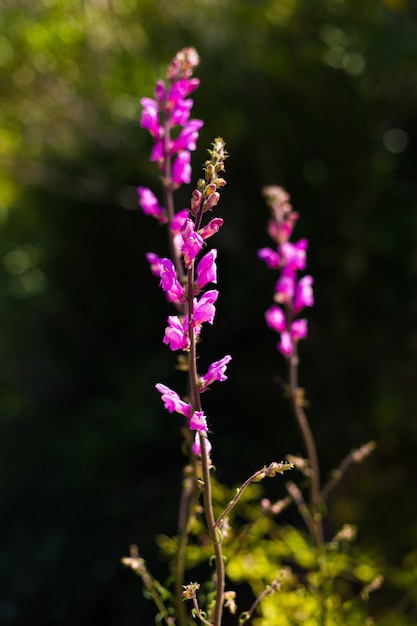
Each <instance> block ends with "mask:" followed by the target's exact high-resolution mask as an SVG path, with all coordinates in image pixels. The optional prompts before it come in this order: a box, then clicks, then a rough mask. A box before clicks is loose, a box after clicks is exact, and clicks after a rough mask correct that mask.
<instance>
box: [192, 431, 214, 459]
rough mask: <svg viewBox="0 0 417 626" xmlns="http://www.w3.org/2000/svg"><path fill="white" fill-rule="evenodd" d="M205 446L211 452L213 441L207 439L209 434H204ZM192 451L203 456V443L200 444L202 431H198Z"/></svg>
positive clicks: (208, 452)
mask: <svg viewBox="0 0 417 626" xmlns="http://www.w3.org/2000/svg"><path fill="white" fill-rule="evenodd" d="M204 447H205V449H206V452H207V454H210V451H211V443H210V441H209V440H208V439H207V435H205V436H204ZM192 451H193V453H194V454H195V455H197V456H201V444H200V433H198V432H196V434H195V437H194V443H193V445H192Z"/></svg>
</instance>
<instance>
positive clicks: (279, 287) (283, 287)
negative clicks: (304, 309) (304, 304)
mask: <svg viewBox="0 0 417 626" xmlns="http://www.w3.org/2000/svg"><path fill="white" fill-rule="evenodd" d="M294 291H295V272H294V271H293V270H291V269H289V268H287V267H284V269H283V270H282V273H281V276H280V277H279V279H278V282H277V284H276V285H275V300H276V301H277V302H288V301H289V300H291V299H292V298H293V297H294Z"/></svg>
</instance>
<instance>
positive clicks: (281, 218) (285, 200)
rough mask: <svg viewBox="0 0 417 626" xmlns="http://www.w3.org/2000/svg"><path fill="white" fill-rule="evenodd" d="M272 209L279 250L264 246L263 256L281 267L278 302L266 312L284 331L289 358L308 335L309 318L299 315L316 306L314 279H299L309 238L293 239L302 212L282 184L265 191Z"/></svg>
mask: <svg viewBox="0 0 417 626" xmlns="http://www.w3.org/2000/svg"><path fill="white" fill-rule="evenodd" d="M263 193H264V195H265V196H266V199H267V202H268V204H269V205H270V207H271V209H272V219H271V220H270V221H269V222H268V233H269V235H270V236H271V238H272V239H273V240H274V241H275V243H276V244H277V247H276V249H275V250H273V249H272V248H262V249H261V250H259V251H258V256H259V258H260V259H262V260H263V261H265V262H266V264H267V265H268V267H269V268H270V269H279V270H280V276H279V279H278V281H277V283H276V285H275V295H274V301H275V302H276V303H277V304H274V305H272V306H271V307H270V308H269V309H268V311H267V312H266V314H265V319H266V323H267V324H268V326H269V327H270V328H272V330H275V331H277V332H278V333H280V341H279V343H278V350H279V351H280V352H281V353H282V354H284V356H286V357H290V356H291V355H292V354H293V353H294V348H295V345H296V343H297V342H298V341H299V340H300V339H304V338H305V337H306V336H307V320H306V319H305V318H301V319H300V318H297V316H298V315H299V313H300V312H301V311H302V309H304V307H306V306H313V304H314V298H313V289H312V284H313V278H312V276H309V275H306V276H303V277H302V278H301V279H299V280H298V277H297V272H298V271H302V270H304V269H305V266H306V250H307V244H308V242H307V239H300V240H299V241H296V242H295V243H292V242H291V241H289V239H290V237H291V235H292V231H293V228H294V225H295V223H296V221H297V219H298V214H297V213H296V212H295V211H293V210H292V206H291V204H290V202H289V195H288V193H287V192H286V191H285V190H284V189H283V188H282V187H276V186H269V187H265V188H264V190H263Z"/></svg>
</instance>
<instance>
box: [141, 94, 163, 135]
mask: <svg viewBox="0 0 417 626" xmlns="http://www.w3.org/2000/svg"><path fill="white" fill-rule="evenodd" d="M140 103H141V105H142V106H143V111H142V117H141V121H140V125H141V126H142V128H146V129H147V130H149V132H150V134H151V135H152V136H153V137H155V139H160V137H161V134H162V129H161V127H160V125H159V120H158V113H159V107H158V103H157V102H155V100H152V98H142V99H141V101H140Z"/></svg>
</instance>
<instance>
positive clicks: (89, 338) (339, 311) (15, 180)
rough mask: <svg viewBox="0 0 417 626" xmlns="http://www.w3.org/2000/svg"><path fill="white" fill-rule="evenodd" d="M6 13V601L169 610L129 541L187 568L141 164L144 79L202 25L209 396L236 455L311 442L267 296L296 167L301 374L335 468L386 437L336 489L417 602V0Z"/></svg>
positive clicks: (123, 3)
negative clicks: (215, 296) (214, 368)
mask: <svg viewBox="0 0 417 626" xmlns="http://www.w3.org/2000/svg"><path fill="white" fill-rule="evenodd" d="M0 26H1V28H0V72H1V82H0V95H1V106H0V220H1V223H0V228H1V237H0V259H1V263H0V273H1V276H0V298H1V303H0V304H1V306H0V428H1V435H0V446H1V450H0V508H1V510H0V528H1V534H0V537H1V549H0V623H4V624H8V623H10V624H15V625H18V626H26V625H29V624H31V625H32V624H42V625H43V626H50V625H51V626H52V625H54V626H55V625H57V626H61V625H62V626H64V625H65V626H67V625H76V626H84V625H87V624H88V625H91V624H96V623H97V624H98V623H100V624H101V626H115V625H116V624H117V626H130V625H133V624H148V623H149V624H152V623H153V614H154V609H153V606H152V604H151V603H149V604H148V603H146V601H145V600H144V599H143V597H142V592H141V585H140V582H139V580H138V579H136V578H135V576H134V575H133V574H132V573H131V572H129V571H125V570H124V569H123V567H122V566H121V565H120V558H121V557H122V556H124V555H125V554H126V553H127V550H128V545H129V543H131V542H136V543H138V544H139V546H140V548H141V550H142V553H143V554H144V556H145V557H146V558H147V559H148V560H149V562H150V563H151V564H152V567H153V568H154V569H155V571H156V572H157V573H158V574H160V573H161V572H163V571H164V569H163V564H162V563H161V562H160V561H159V560H158V558H157V556H156V555H157V548H156V547H155V546H154V543H153V536H154V535H155V534H156V533H158V532H167V533H169V532H175V518H176V502H177V496H178V493H179V484H180V476H181V465H182V462H183V459H182V457H181V454H180V451H179V444H180V441H181V437H180V433H179V421H178V419H177V418H176V416H175V415H168V414H167V413H166V412H164V410H163V408H162V405H161V402H160V398H159V394H157V393H156V391H155V390H154V384H155V382H158V381H160V382H164V383H165V384H168V385H171V386H174V387H175V388H177V389H178V390H180V389H181V386H182V385H184V381H183V379H182V377H181V376H180V375H179V374H178V373H175V372H174V371H173V365H174V362H175V357H174V355H173V354H172V353H171V352H170V351H169V350H168V349H167V348H166V346H163V345H162V344H161V338H162V334H163V328H164V323H165V318H166V315H167V314H168V312H169V308H168V307H167V305H166V303H165V300H164V297H163V295H162V294H161V293H160V291H159V289H158V286H157V281H156V279H155V278H154V277H153V276H152V275H151V274H150V272H149V268H148V265H147V263H146V261H145V259H144V253H145V252H147V251H149V250H152V251H155V252H158V253H160V254H161V255H162V254H164V253H166V240H165V233H164V231H163V229H161V228H159V226H158V225H157V224H156V222H155V221H153V220H151V219H150V218H145V217H144V216H143V215H142V214H141V213H140V212H139V211H138V210H137V198H136V191H135V189H136V186H137V185H138V184H142V185H146V186H150V187H152V188H153V189H154V190H155V192H158V193H159V187H158V185H159V182H158V179H157V173H156V169H155V167H154V165H153V164H150V163H149V161H148V155H149V151H150V149H151V141H150V138H149V136H148V134H147V132H146V131H144V130H142V129H141V128H140V126H139V120H140V111H141V107H140V104H139V99H140V97H142V96H152V93H153V87H154V83H155V81H156V79H157V78H159V77H161V76H163V75H164V72H165V68H166V66H167V64H168V62H169V61H170V60H171V58H172V57H173V56H174V54H175V53H176V52H177V50H179V49H180V48H182V47H184V46H190V45H192V46H195V47H196V48H197V50H198V51H199V53H200V56H201V66H200V68H199V69H198V71H197V75H198V76H199V77H200V79H201V86H200V88H199V89H198V91H197V92H196V93H195V96H194V100H195V106H194V114H193V115H194V116H195V117H198V118H201V119H204V121H205V126H204V128H203V129H202V132H201V133H200V141H199V149H198V150H197V152H196V153H195V154H194V156H193V168H194V170H193V174H194V179H196V178H197V177H198V176H199V175H200V171H201V170H200V167H201V164H202V163H203V161H204V160H205V158H206V152H205V151H206V148H208V147H209V144H210V142H211V141H212V139H213V138H214V137H215V136H222V137H224V139H225V140H226V142H227V148H228V151H229V154H230V159H229V160H228V162H227V174H226V177H227V180H228V185H227V187H226V188H225V189H224V192H223V194H222V196H223V197H222V200H221V203H220V205H219V207H218V211H217V214H218V215H221V216H222V217H223V218H224V220H225V224H224V226H223V228H222V231H221V233H220V234H219V235H218V237H217V238H216V242H215V245H216V247H217V248H218V250H219V288H220V291H221V298H220V301H219V306H218V315H217V322H216V324H215V326H214V328H213V329H208V330H207V332H206V334H205V339H204V342H203V344H202V346H201V364H202V369H204V366H205V365H207V364H208V363H209V362H211V361H213V360H217V359H218V358H220V357H222V356H223V355H224V354H227V353H230V354H232V355H233V362H232V363H231V365H230V368H229V380H228V382H227V383H225V384H223V385H218V386H217V387H214V388H213V391H212V393H211V394H207V396H205V397H204V400H205V407H206V410H207V413H208V415H209V418H210V423H211V427H212V431H213V437H212V438H213V443H214V458H215V463H216V465H217V467H218V476H219V478H220V480H223V481H225V482H227V483H230V484H233V483H238V482H239V481H242V480H244V479H245V478H246V477H247V476H248V475H249V473H251V472H253V471H254V470H256V469H258V468H259V467H260V466H262V465H263V464H264V463H269V462H270V461H272V460H281V459H282V458H284V456H285V454H287V453H297V452H301V453H303V448H302V443H301V441H300V439H299V436H298V432H297V429H296V426H295V425H294V423H293V419H292V417H291V414H290V412H289V409H288V407H287V404H286V401H285V399H283V398H282V393H281V391H280V388H279V387H278V386H277V385H276V383H275V382H274V377H276V376H283V375H284V372H285V367H284V363H283V360H282V358H281V357H280V356H279V355H278V353H277V351H276V349H275V344H276V341H277V337H276V335H275V334H274V333H272V331H269V330H268V329H267V328H266V327H265V324H264V319H263V315H264V311H265V309H266V308H267V307H268V306H269V304H270V302H271V298H272V292H273V287H274V284H275V280H276V276H275V275H274V274H273V273H272V272H270V271H269V270H267V269H266V267H265V266H264V265H263V264H262V263H261V262H260V261H259V260H258V259H257V257H256V250H257V249H258V248H260V247H263V246H266V245H269V244H270V242H269V240H268V237H267V234H266V230H265V225H266V221H267V218H268V210H267V208H266V206H265V203H264V200H263V198H262V196H261V188H262V186H263V185H265V184H270V183H276V184H281V185H284V186H285V187H286V188H287V189H288V190H289V192H290V193H291V196H292V201H293V205H294V208H295V210H297V211H299V213H300V220H299V223H298V225H297V227H296V230H295V236H296V237H297V238H299V237H302V236H305V237H308V239H309V241H310V247H309V254H308V270H309V272H310V273H312V274H313V275H314V279H315V298H316V305H315V307H314V308H313V309H312V310H311V311H309V312H308V317H309V327H310V334H309V338H308V341H306V342H304V344H303V345H302V348H301V373H300V378H301V384H302V385H303V386H304V387H305V388H306V389H307V395H308V398H309V402H310V408H309V416H310V419H311V424H312V428H313V430H314V432H315V435H316V439H317V443H318V447H319V451H320V458H321V465H322V473H323V477H326V475H328V473H329V472H330V470H331V469H332V468H333V467H334V466H336V465H337V464H338V463H339V462H340V460H341V459H342V457H343V456H344V455H345V454H346V453H347V452H349V450H350V449H351V448H352V447H353V446H359V445H361V444H362V443H365V442H366V441H367V440H369V439H374V440H375V441H377V443H378V450H377V452H376V453H375V454H374V455H373V457H372V458H371V459H369V460H368V461H367V462H366V464H365V465H364V466H362V467H360V468H359V467H358V468H355V469H353V470H352V471H351V472H350V474H349V475H348V476H347V477H346V479H345V480H344V481H343V483H342V484H341V485H340V487H339V489H338V491H337V493H336V494H334V496H333V497H332V500H331V502H330V510H329V517H328V519H327V525H328V527H327V532H328V535H329V537H331V536H332V533H333V532H334V531H335V530H337V529H338V528H339V526H340V524H341V523H343V522H353V523H357V524H358V525H359V544H360V545H362V546H364V547H365V548H366V549H367V550H369V551H371V552H372V553H375V554H376V555H378V558H379V559H380V560H381V562H382V563H386V564H388V566H389V569H388V574H389V572H392V576H393V577H395V572H398V571H400V572H402V573H403V574H404V577H405V580H406V582H407V584H408V590H407V594H406V595H405V594H404V590H403V589H401V588H400V587H397V586H396V585H395V584H394V582H395V581H394V582H393V580H394V578H392V580H391V579H390V577H389V576H388V582H387V586H386V588H385V590H384V589H383V590H382V591H380V592H378V594H375V600H373V601H374V602H375V610H376V611H377V612H378V611H382V612H383V610H384V609H383V607H384V603H385V604H389V605H390V606H396V605H397V603H398V607H399V608H398V610H399V611H400V610H401V611H402V612H405V613H407V612H408V614H409V615H410V620H411V621H410V623H416V622H415V621H414V622H413V621H412V620H413V616H414V618H415V619H416V620H417V618H416V616H415V612H414V613H413V611H415V599H416V597H417V582H416V581H417V517H416V516H417V501H416V493H417V491H416V488H417V479H416V472H415V456H416V449H417V369H416V367H417V359H416V356H417V326H416V318H417V284H416V279H417V176H416V168H415V163H416V156H417V115H416V111H417V6H416V4H415V3H414V2H412V1H411V0H410V1H409V2H407V1H406V0H369V1H367V2H363V0H222V1H220V0H180V1H178V2H176V1H173V0H39V1H38V2H32V1H31V0H2V1H1V2H0ZM190 192H191V188H190V189H182V190H180V191H179V192H178V193H177V203H178V204H177V206H178V207H179V208H182V207H183V206H187V204H188V200H189V195H190ZM213 245H214V242H213ZM283 494H284V487H283V484H282V481H281V480H280V479H276V482H274V485H273V490H272V495H273V497H276V498H278V497H280V495H283ZM390 580H391V582H390ZM413 603H414V604H413Z"/></svg>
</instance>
